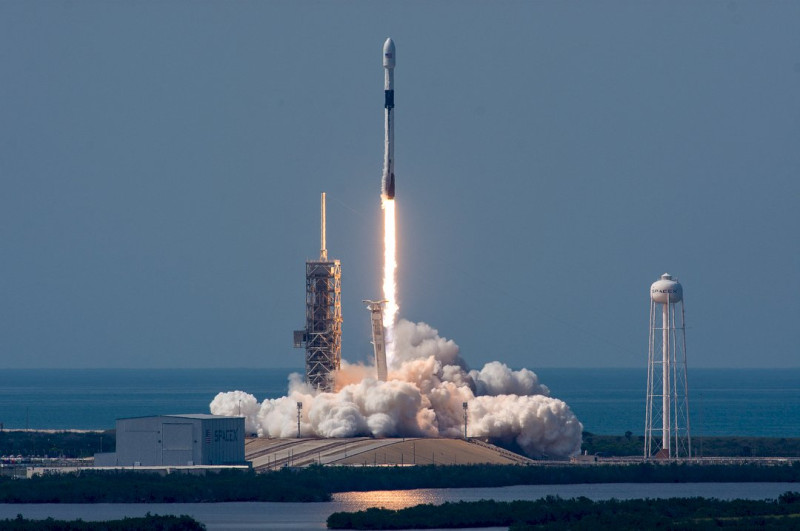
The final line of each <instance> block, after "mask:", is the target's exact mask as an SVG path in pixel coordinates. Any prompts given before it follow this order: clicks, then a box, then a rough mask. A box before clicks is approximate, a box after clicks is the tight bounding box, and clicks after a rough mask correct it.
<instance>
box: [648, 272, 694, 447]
mask: <svg viewBox="0 0 800 531" xmlns="http://www.w3.org/2000/svg"><path fill="white" fill-rule="evenodd" d="M691 455H692V438H691V434H690V431H689V383H688V380H687V378H686V326H685V324H684V311H683V287H682V286H681V285H680V283H679V282H678V281H677V280H675V279H673V278H672V276H671V275H669V274H667V273H664V274H663V275H661V278H660V279H659V280H657V281H655V282H654V283H653V285H652V286H650V347H649V353H648V357H647V411H646V412H645V428H644V458H645V459H651V458H656V459H679V458H685V457H691Z"/></svg>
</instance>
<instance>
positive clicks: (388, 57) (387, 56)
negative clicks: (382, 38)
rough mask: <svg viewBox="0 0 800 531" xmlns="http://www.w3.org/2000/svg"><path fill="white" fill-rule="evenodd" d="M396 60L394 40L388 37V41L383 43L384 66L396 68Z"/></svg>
mask: <svg viewBox="0 0 800 531" xmlns="http://www.w3.org/2000/svg"><path fill="white" fill-rule="evenodd" d="M394 62H395V53H394V41H393V40H392V38H391V37H389V38H388V39H386V42H384V43H383V66H385V67H387V68H394Z"/></svg>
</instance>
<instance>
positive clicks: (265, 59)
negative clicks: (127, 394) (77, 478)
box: [0, 0, 800, 370]
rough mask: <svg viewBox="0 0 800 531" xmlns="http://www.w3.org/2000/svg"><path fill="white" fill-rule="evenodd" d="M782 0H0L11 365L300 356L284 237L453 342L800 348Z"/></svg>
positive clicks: (1, 343)
mask: <svg viewBox="0 0 800 531" xmlns="http://www.w3.org/2000/svg"><path fill="white" fill-rule="evenodd" d="M798 20H800V3H797V2H788V1H787V2H771V1H752V2H735V1H730V2H723V1H718V2H717V1H708V2H694V1H678V2H672V1H663V2H659V1H653V2H627V1H626V2H614V1H606V2H570V1H567V2H509V1H505V2H504V1H499V2H494V1H493V2H469V1H459V2H442V1H440V2H397V1H395V2H384V1H347V2H308V1H305V2H294V1H285V2H255V1H250V2H244V1H239V2H235V1H232V2H211V1H197V2H188V1H165V2H105V1H89V0H86V1H75V2H69V1H62V2H50V1H41V2H27V1H15V0H6V1H4V2H2V3H0V62H1V63H2V74H1V75H0V93H1V94H2V98H0V185H2V192H1V193H0V368H34V369H35V368H61V367H79V368H84V367H86V368H90V367H109V368H127V367H132V368H150V367H152V368H160V367H186V368H195V367H251V368H262V367H264V368H266V367H290V368H299V367H302V366H303V352H302V351H301V350H295V349H293V348H292V331H293V330H295V329H300V328H302V327H303V324H304V323H303V321H304V262H305V260H306V259H314V258H317V256H318V253H319V194H320V192H327V194H328V249H329V255H330V256H331V257H332V258H338V259H340V260H341V262H342V270H343V280H342V286H343V288H342V290H343V292H342V293H343V294H342V300H343V317H344V323H343V349H342V355H343V357H344V358H345V359H347V360H350V361H356V362H357V361H366V360H367V359H368V358H369V356H370V355H371V352H372V347H371V344H370V321H369V313H368V312H367V310H366V309H365V307H364V305H363V304H362V302H361V301H362V299H369V298H373V299H374V298H376V297H380V285H381V279H380V275H381V269H382V263H381V255H382V247H381V245H382V243H381V238H382V214H381V211H380V203H379V192H380V176H381V169H382V161H383V69H382V63H381V48H382V44H383V41H384V40H385V39H386V37H389V36H391V37H392V38H393V39H394V40H395V43H396V46H397V68H396V71H395V85H396V90H395V103H396V108H395V113H396V129H395V136H396V146H395V155H396V179H397V181H396V187H397V196H396V198H397V210H398V239H399V249H398V254H399V260H398V261H399V273H398V284H399V298H400V315H401V317H403V318H406V319H409V320H411V321H415V322H416V321H422V322H426V323H428V324H430V325H431V326H433V327H434V328H436V329H438V330H439V333H440V335H442V336H444V337H447V338H449V339H452V340H454V341H455V342H456V343H458V345H459V346H460V347H461V354H462V356H463V357H464V358H465V359H466V360H467V361H468V362H469V363H470V364H472V365H473V366H480V365H482V364H483V363H485V362H487V361H490V360H500V361H503V362H505V363H507V364H508V365H510V366H512V367H515V368H520V367H527V368H530V369H533V370H536V368H537V367H646V365H647V342H648V319H649V286H650V284H651V283H652V282H654V281H655V280H657V279H658V277H659V276H660V275H661V274H662V273H664V272H669V273H671V274H673V275H674V276H676V277H678V279H679V280H680V282H681V283H682V284H683V288H684V294H685V311H686V324H687V330H686V339H687V356H688V364H689V367H690V369H691V367H692V366H694V367H740V368H759V367H764V368H774V367H798V366H800V356H799V355H798V354H800V352H799V350H800V347H798V345H799V344H800V342H798V339H800V337H798V334H800V332H799V330H800V328H798V324H797V323H798V322H799V320H800V275H798V273H800V238H798V229H800V179H798V171H799V170H800V149H799V148H798V146H800V32H798V31H797V21H798Z"/></svg>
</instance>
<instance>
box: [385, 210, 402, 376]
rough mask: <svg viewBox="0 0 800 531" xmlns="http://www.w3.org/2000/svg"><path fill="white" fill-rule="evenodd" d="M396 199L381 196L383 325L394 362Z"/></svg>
mask: <svg viewBox="0 0 800 531" xmlns="http://www.w3.org/2000/svg"><path fill="white" fill-rule="evenodd" d="M394 207H395V204H394V199H388V198H386V197H382V198H381V208H383V298H384V299H385V300H386V304H385V306H384V309H383V327H384V328H385V329H386V358H387V360H386V361H387V363H388V364H389V365H391V364H392V357H393V355H394V323H395V321H396V320H397V311H398V310H399V306H398V304H397V281H396V278H395V277H396V272H397V233H396V230H395V208H394Z"/></svg>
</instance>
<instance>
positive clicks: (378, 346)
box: [362, 300, 387, 382]
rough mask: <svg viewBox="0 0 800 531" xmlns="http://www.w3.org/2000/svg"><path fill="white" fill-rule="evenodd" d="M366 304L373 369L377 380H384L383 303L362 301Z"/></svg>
mask: <svg viewBox="0 0 800 531" xmlns="http://www.w3.org/2000/svg"><path fill="white" fill-rule="evenodd" d="M362 302H364V303H366V304H367V309H368V310H369V313H370V321H371V322H372V347H373V350H374V351H375V369H376V373H377V374H376V375H377V377H378V380H380V381H382V382H385V381H386V378H387V368H386V334H385V333H384V332H385V331H384V328H383V304H384V303H385V302H386V301H385V300H380V301H369V300H367V301H362Z"/></svg>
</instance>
